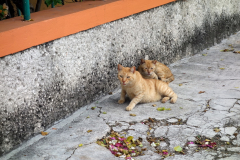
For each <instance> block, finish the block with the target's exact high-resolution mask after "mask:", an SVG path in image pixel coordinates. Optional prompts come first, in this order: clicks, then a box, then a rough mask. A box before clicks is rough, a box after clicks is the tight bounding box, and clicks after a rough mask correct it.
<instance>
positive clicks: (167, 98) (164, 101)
mask: <svg viewBox="0 0 240 160" xmlns="http://www.w3.org/2000/svg"><path fill="white" fill-rule="evenodd" d="M169 99H170V97H164V98H163V99H162V103H166V102H167V101H168V100H169Z"/></svg>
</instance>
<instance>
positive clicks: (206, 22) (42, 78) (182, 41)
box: [0, 0, 240, 156]
mask: <svg viewBox="0 0 240 160" xmlns="http://www.w3.org/2000/svg"><path fill="white" fill-rule="evenodd" d="M239 8H240V1H239V0H211V1H209V0H186V1H177V2H173V3H170V4H167V5H163V6H160V7H157V8H154V9H151V10H148V11H144V12H141V13H139V14H135V15H132V16H129V17H126V18H123V19H120V20H117V21H114V22H111V23H107V24H104V25H101V26H98V27H95V28H92V29H89V30H87V31H83V32H79V33H77V34H73V35H70V36H67V37H64V38H60V39H58V40H54V41H52V42H48V43H45V44H42V45H39V46H36V47H32V48H29V49H27V50H24V51H21V52H19V53H16V54H13V55H9V56H6V57H3V58H0V82H1V83H0V156H1V155H2V154H5V153H7V152H8V151H10V150H11V149H13V148H14V147H16V146H17V145H18V144H21V143H22V142H24V141H25V140H27V139H29V138H30V137H33V136H34V135H36V134H39V132H40V131H42V130H44V129H46V128H48V127H50V126H51V125H53V124H54V123H55V122H56V121H58V120H60V119H62V118H66V117H68V116H69V115H71V114H72V113H74V112H75V111H76V110H77V109H79V108H81V107H82V106H85V105H87V104H90V103H91V102H93V101H94V100H97V99H99V98H100V97H102V96H103V95H104V94H107V93H108V92H110V91H112V90H113V89H116V87H117V86H118V81H117V78H116V77H117V76H116V70H115V68H116V66H117V64H118V63H120V64H122V65H124V66H130V65H137V64H139V63H140V59H141V58H145V57H146V58H147V57H148V58H149V59H157V60H159V61H161V62H162V63H165V64H170V63H172V62H175V61H177V60H179V59H181V58H183V57H185V56H189V55H194V54H196V53H197V52H199V51H201V50H203V49H205V48H207V47H209V46H213V45H214V44H216V43H219V42H220V41H221V40H222V39H223V38H226V37H228V36H229V35H231V34H233V33H235V32H236V31H239V30H240V16H239V15H240V10H239ZM43 36H44V35H43ZM36 38H38V37H36ZM194 63H195V62H192V63H191V65H190V64H189V65H190V66H185V67H187V68H188V67H195V68H199V67H200V68H203V69H205V68H204V66H202V65H200V66H196V64H194ZM209 65H210V67H211V66H212V65H214V64H209ZM173 69H174V68H173ZM182 69H183V70H184V69H185V68H182ZM192 69H193V68H192ZM204 71H205V72H206V74H209V73H210V71H209V70H208V69H207V70H204ZM192 72H196V71H195V70H194V69H193V70H192ZM221 72H222V71H219V73H218V74H220V73H221ZM179 76H180V75H179ZM209 76H210V77H211V75H209ZM229 76H233V75H229ZM180 77H181V76H180ZM204 77H205V76H202V78H204ZM187 82H191V80H188V81H187ZM212 83H213V84H209V85H210V86H211V85H217V84H216V83H215V82H214V81H213V82H212ZM187 85H189V83H184V85H183V87H181V88H179V89H182V88H184V87H186V86H187ZM207 88H208V87H207ZM179 92H180V93H182V90H181V91H179ZM184 92H187V93H189V94H190V93H192V90H191V89H190V88H186V90H185V91H184ZM229 92H231V93H233V94H234V92H236V91H234V90H231V91H229ZM207 94H208V92H206V94H203V95H201V96H204V95H207ZM222 95H225V93H222ZM196 98H197V97H196ZM196 98H194V97H193V98H192V99H194V100H195V99H196ZM220 98H223V97H220ZM114 100H115V99H113V100H112V101H114ZM183 100H184V99H179V102H181V103H183ZM103 103H106V104H109V103H111V102H103ZM192 103H194V102H192ZM219 105H220V106H221V104H219ZM189 107H190V108H191V106H190V105H189V106H185V109H187V108H189ZM143 108H144V110H146V108H148V106H147V105H145V106H144V107H143ZM200 108H201V106H196V108H195V111H197V110H199V109H200ZM103 109H104V108H103ZM109 109H110V110H114V108H109ZM136 110H137V109H136ZM173 110H174V111H175V109H173ZM142 112H143V113H144V111H142ZM149 112H151V113H152V114H154V115H155V116H157V115H158V113H155V110H154V109H153V111H149ZM181 112H184V110H183V111H181ZM181 112H179V116H180V115H181V114H182V113H181ZM222 112H226V110H222ZM124 113H125V112H124ZM115 114H116V115H117V113H115ZM170 114H171V113H167V114H166V115H165V114H164V115H162V118H167V117H170V116H171V115H170ZM188 114H190V113H188ZM102 116H103V117H104V116H105V117H104V118H106V119H108V118H110V116H111V117H113V116H114V113H112V115H102ZM146 117H147V115H146V116H145V118H146ZM114 118H115V119H117V118H119V117H114ZM135 118H136V119H138V120H139V117H135ZM183 118H184V117H183ZM132 119H133V118H132ZM130 120H131V119H129V120H128V121H130ZM189 123H190V122H189ZM198 123H200V124H201V123H202V121H199V122H198Z"/></svg>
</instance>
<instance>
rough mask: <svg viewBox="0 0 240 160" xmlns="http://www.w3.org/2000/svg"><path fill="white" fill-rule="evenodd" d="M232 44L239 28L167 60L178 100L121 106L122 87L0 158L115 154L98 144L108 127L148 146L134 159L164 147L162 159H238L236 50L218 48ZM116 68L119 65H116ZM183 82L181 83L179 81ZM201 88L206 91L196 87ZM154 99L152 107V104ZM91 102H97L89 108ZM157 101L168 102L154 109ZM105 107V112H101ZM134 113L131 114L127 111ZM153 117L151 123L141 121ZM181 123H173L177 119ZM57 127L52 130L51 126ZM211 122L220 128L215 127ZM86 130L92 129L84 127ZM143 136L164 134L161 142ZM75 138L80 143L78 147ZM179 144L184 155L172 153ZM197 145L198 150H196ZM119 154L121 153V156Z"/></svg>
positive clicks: (87, 158) (237, 45) (150, 159)
mask: <svg viewBox="0 0 240 160" xmlns="http://www.w3.org/2000/svg"><path fill="white" fill-rule="evenodd" d="M229 45H230V46H233V49H234V50H235V51H240V32H238V33H237V34H235V35H233V36H231V37H230V38H228V39H225V40H223V41H222V43H221V44H218V45H215V46H213V47H211V48H209V49H205V50H204V51H202V52H200V53H198V54H196V55H194V56H192V57H188V58H184V59H182V60H179V61H177V62H176V63H173V64H171V65H170V69H171V70H172V72H173V74H174V75H175V80H174V81H173V82H172V83H170V86H171V87H172V89H173V90H174V91H175V93H177V94H178V100H177V102H176V104H170V103H169V102H167V103H165V104H162V103H161V102H156V103H147V104H138V105H137V106H136V107H135V108H134V109H133V110H132V111H125V108H126V106H127V105H128V103H129V101H127V102H125V103H124V104H118V103H117V101H118V99H119V97H120V89H116V90H114V91H113V94H112V95H107V96H105V97H104V98H102V99H100V100H99V101H95V102H93V103H91V104H89V105H86V106H84V107H82V108H81V109H79V110H78V111H77V112H75V113H74V114H73V115H72V116H70V117H68V118H67V119H64V120H62V121H60V122H58V123H56V124H55V125H53V126H51V127H50V128H49V129H48V130H46V132H49V134H48V135H47V136H42V135H38V136H36V137H34V138H32V139H31V140H29V141H27V142H26V143H24V144H23V145H22V146H21V147H19V148H17V149H16V150H13V151H12V152H10V153H8V154H6V155H5V156H3V157H2V158H0V159H1V160H33V159H34V160H43V159H44V160H117V159H121V158H117V157H115V156H114V155H113V154H111V152H110V151H109V150H108V149H106V148H105V147H102V146H99V145H98V144H96V141H97V140H98V139H101V138H102V137H104V136H106V135H108V134H109V132H110V131H111V130H114V131H116V132H118V133H122V132H125V133H126V135H125V136H126V137H127V136H133V137H134V138H136V139H137V138H138V137H141V138H142V139H143V145H144V147H146V148H147V150H146V151H144V153H145V155H143V156H139V157H136V158H134V159H135V160H159V159H161V155H159V154H157V153H155V152H156V150H157V149H167V150H168V151H169V152H170V153H175V156H170V157H167V158H165V159H166V160H192V159H194V160H215V159H220V160H239V157H240V54H239V53H233V51H230V52H221V50H223V49H227V48H230V47H229ZM115 71H117V66H115ZM179 84H182V85H179ZM200 91H202V92H204V93H199V92H200ZM153 104H156V105H157V106H156V107H153V106H152V105H153ZM92 107H96V108H95V109H94V110H92V109H91V108H92ZM157 107H166V108H171V110H170V111H157V110H156V109H157ZM104 112H106V114H104ZM130 113H132V114H136V116H135V117H133V116H130V115H129V114H130ZM149 117H151V118H152V119H154V122H153V123H150V122H149V123H146V124H147V125H146V124H143V123H142V122H146V120H148V119H149ZM179 120H181V123H179V124H176V122H179ZM52 128H56V130H54V129H52ZM214 128H219V129H220V131H219V132H215V131H214ZM88 130H92V132H90V133H88V132H87V131H88ZM197 136H201V137H204V139H205V138H206V139H209V140H212V141H214V142H216V143H217V146H216V148H215V149H209V148H208V149H202V148H201V147H198V145H196V144H188V143H187V142H191V141H195V140H196V137H197ZM147 137H162V138H164V139H165V141H161V142H160V146H159V148H154V147H152V146H151V145H150V144H149V142H148V141H147V140H146V138H147ZM79 144H83V146H81V147H79ZM177 145H180V146H181V147H182V148H184V152H185V155H182V154H179V153H176V152H175V151H174V149H173V148H174V147H175V146H177ZM196 150H198V151H196ZM122 159H123V158H122Z"/></svg>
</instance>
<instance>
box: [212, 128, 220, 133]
mask: <svg viewBox="0 0 240 160" xmlns="http://www.w3.org/2000/svg"><path fill="white" fill-rule="evenodd" d="M213 130H214V131H215V132H220V131H221V130H220V129H219V128H214V129H213Z"/></svg>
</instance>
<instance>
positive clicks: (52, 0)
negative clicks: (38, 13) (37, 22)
mask: <svg viewBox="0 0 240 160" xmlns="http://www.w3.org/2000/svg"><path fill="white" fill-rule="evenodd" d="M52 3H54V5H56V4H58V3H59V4H62V0H45V4H46V5H47V6H49V5H51V4H52Z"/></svg>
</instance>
